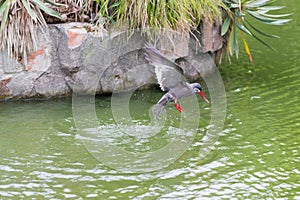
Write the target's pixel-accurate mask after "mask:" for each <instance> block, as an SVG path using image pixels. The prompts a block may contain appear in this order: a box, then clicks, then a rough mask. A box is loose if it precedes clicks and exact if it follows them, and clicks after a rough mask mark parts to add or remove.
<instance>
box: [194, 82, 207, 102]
mask: <svg viewBox="0 0 300 200" xmlns="http://www.w3.org/2000/svg"><path fill="white" fill-rule="evenodd" d="M192 85H193V90H194V93H195V94H197V93H198V94H199V96H200V97H201V98H202V99H203V100H204V101H205V102H206V103H209V101H208V99H207V98H206V96H205V94H204V92H203V89H202V87H201V85H200V84H199V83H194V84H192Z"/></svg>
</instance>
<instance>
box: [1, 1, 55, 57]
mask: <svg viewBox="0 0 300 200" xmlns="http://www.w3.org/2000/svg"><path fill="white" fill-rule="evenodd" d="M48 3H51V2H49V1H45V2H43V1H41V0H1V1H0V23H1V27H0V41H1V50H2V51H7V52H8V56H9V57H11V58H18V60H21V59H22V58H24V57H26V53H27V52H29V51H31V50H32V49H35V48H36V47H37V35H36V34H37V31H38V28H39V27H40V28H41V29H43V28H45V27H46V26H47V24H46V22H45V20H44V16H43V13H42V11H43V12H44V13H46V14H48V15H51V16H54V17H57V18H60V15H59V14H58V13H57V12H56V11H54V10H52V9H50V8H49V7H48ZM52 4H53V3H52Z"/></svg>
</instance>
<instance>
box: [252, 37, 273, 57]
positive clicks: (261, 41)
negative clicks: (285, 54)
mask: <svg viewBox="0 0 300 200" xmlns="http://www.w3.org/2000/svg"><path fill="white" fill-rule="evenodd" d="M252 36H253V37H254V38H255V39H257V40H258V41H259V42H260V43H262V44H263V45H265V46H266V47H268V48H269V49H271V50H273V51H274V52H276V53H277V50H276V49H274V48H273V47H272V46H270V45H269V44H268V43H266V42H265V41H263V40H262V39H260V38H259V37H257V36H256V35H254V34H252Z"/></svg>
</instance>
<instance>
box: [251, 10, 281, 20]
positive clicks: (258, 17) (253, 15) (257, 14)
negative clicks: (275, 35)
mask: <svg viewBox="0 0 300 200" xmlns="http://www.w3.org/2000/svg"><path fill="white" fill-rule="evenodd" d="M246 12H247V13H249V15H251V16H252V17H254V18H255V19H258V20H259V21H262V22H273V21H276V20H277V19H272V18H270V17H264V16H261V15H260V14H259V13H257V12H255V11H250V10H246Z"/></svg>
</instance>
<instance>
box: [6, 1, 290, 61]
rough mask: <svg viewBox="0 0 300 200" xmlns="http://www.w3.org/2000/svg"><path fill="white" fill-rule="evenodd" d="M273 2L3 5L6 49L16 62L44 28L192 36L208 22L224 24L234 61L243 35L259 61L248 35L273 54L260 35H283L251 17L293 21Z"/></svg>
mask: <svg viewBox="0 0 300 200" xmlns="http://www.w3.org/2000/svg"><path fill="white" fill-rule="evenodd" d="M272 3H273V1H272V0H250V1H247V0H214V1H206V0H176V1H170V0H160V1H157V0H151V1H148V0H140V1H131V0H120V1H116V0H87V1H84V0H0V23H1V27H0V40H1V50H2V51H7V52H8V55H9V56H10V57H13V58H17V59H22V57H23V58H24V57H26V53H28V52H30V51H32V50H34V49H35V48H36V46H37V45H36V44H37V37H36V33H37V30H38V28H41V29H42V30H43V29H44V28H45V27H47V24H49V23H62V22H88V23H90V24H92V25H93V26H94V27H96V28H97V27H98V28H99V27H101V28H105V27H108V26H111V25H113V26H114V27H115V28H120V27H122V26H124V24H126V25H128V26H129V28H130V29H135V28H141V29H145V30H146V29H147V28H148V27H152V28H155V29H157V30H160V29H163V28H164V29H174V30H176V31H181V32H190V33H192V32H194V31H196V30H197V27H198V26H199V24H200V21H201V20H202V19H204V18H206V19H209V20H211V21H216V20H218V21H223V23H222V24H223V25H222V36H223V37H224V38H225V40H224V41H225V44H224V50H226V51H225V52H226V53H227V57H228V59H230V56H232V55H233V54H235V55H236V57H238V53H239V46H238V39H237V38H238V37H237V34H238V33H239V34H240V37H241V40H242V42H243V44H244V47H245V50H246V53H247V55H248V56H249V59H250V61H251V62H253V59H252V55H251V53H250V49H249V46H248V43H247V42H246V39H245V36H244V34H248V35H249V36H252V37H254V38H255V39H257V40H258V41H260V42H261V43H262V44H263V45H265V46H267V47H268V48H271V49H273V48H272V47H271V46H270V45H268V44H267V43H266V42H265V41H264V40H262V39H261V38H260V37H258V36H257V35H258V34H260V35H263V36H267V37H277V36H275V35H271V34H267V33H264V32H262V31H261V30H259V29H258V28H256V26H255V25H254V23H253V22H249V19H248V18H249V17H252V18H254V19H255V20H258V21H260V22H262V23H265V24H271V25H282V24H285V23H287V22H288V21H289V19H282V18H283V17H286V16H288V14H269V12H270V11H276V10H280V9H282V8H283V7H282V6H273V5H270V4H272ZM222 11H224V12H222Z"/></svg>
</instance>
